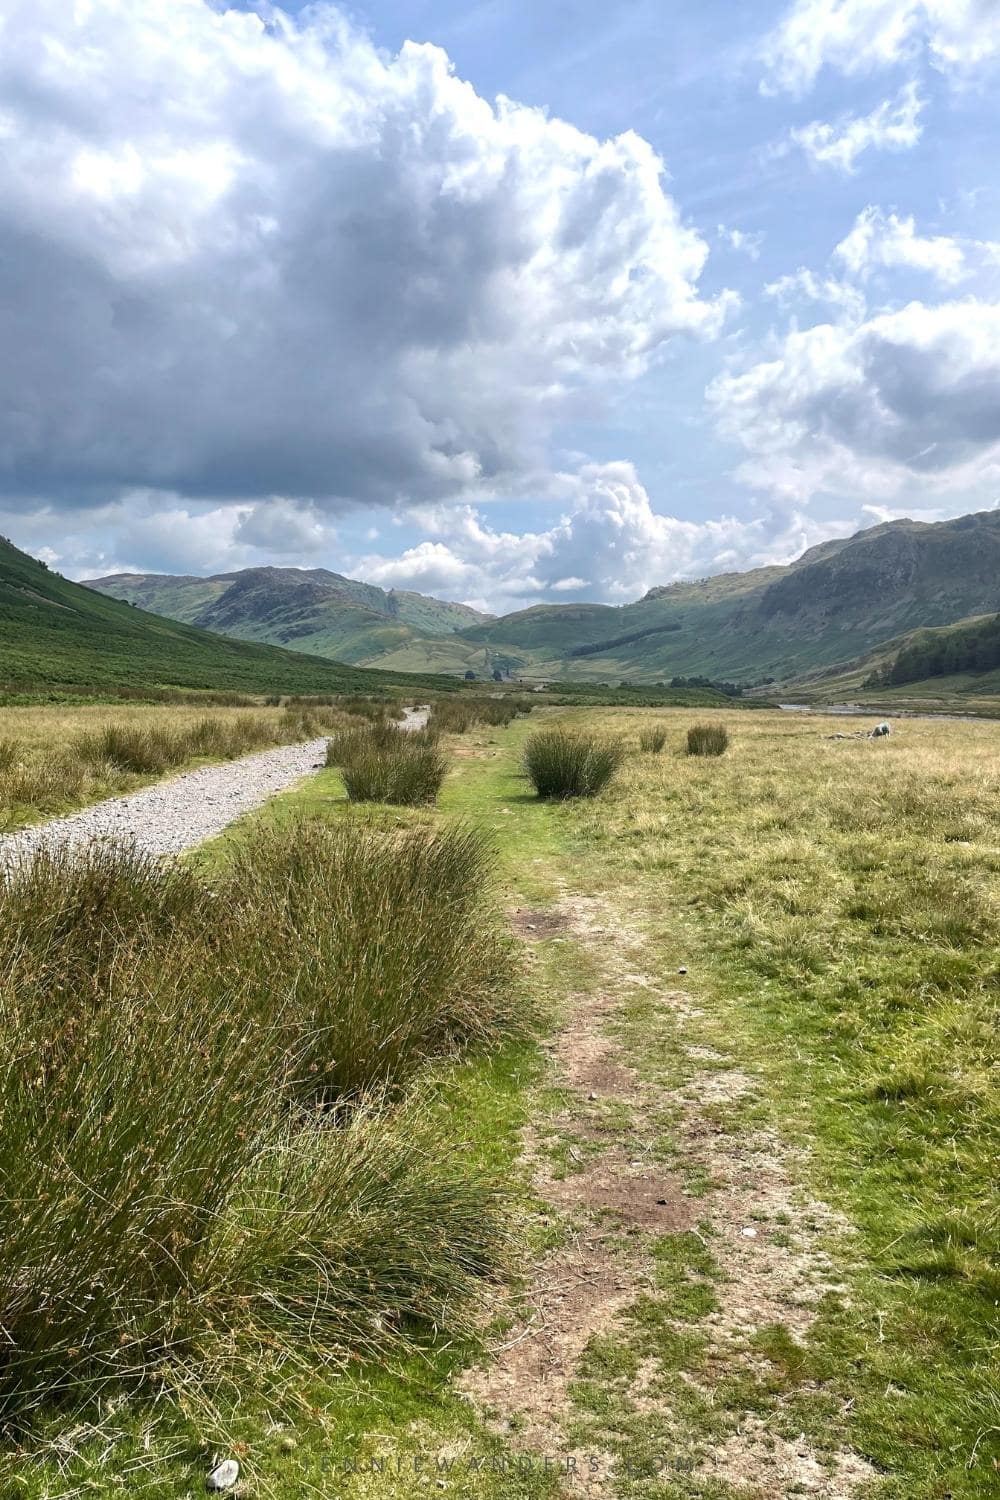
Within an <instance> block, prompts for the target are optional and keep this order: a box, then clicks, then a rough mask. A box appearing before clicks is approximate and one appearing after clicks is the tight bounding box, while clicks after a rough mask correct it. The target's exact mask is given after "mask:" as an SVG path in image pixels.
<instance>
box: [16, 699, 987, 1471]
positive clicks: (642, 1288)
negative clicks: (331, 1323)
mask: <svg viewBox="0 0 1000 1500" xmlns="http://www.w3.org/2000/svg"><path fill="white" fill-rule="evenodd" d="M696 719H697V720H699V721H705V722H708V721H710V720H711V721H714V722H718V723H720V724H723V725H725V727H726V728H727V729H728V732H729V741H730V743H729V748H728V750H727V752H726V753H725V755H723V756H721V757H718V758H714V757H705V758H703V757H698V756H688V755H687V754H686V753H685V747H686V733H687V730H688V728H690V727H691V725H692V723H694V722H695V720H696ZM555 723H558V724H560V725H561V726H565V727H566V728H569V729H571V730H575V731H578V730H582V729H586V730H587V731H588V732H593V733H597V734H605V735H607V736H609V737H611V738H613V739H614V740H615V741H616V742H617V743H619V744H621V745H623V746H624V747H625V748H626V749H627V751H628V752H629V753H628V754H627V756H626V759H625V763H624V765H623V766H622V768H621V769H620V770H619V772H618V774H617V776H616V778H615V779H614V780H613V781H612V782H611V783H610V785H609V786H608V787H607V788H606V789H605V790H604V791H603V792H602V793H601V794H600V795H599V796H597V797H595V798H587V799H578V800H573V801H568V802H555V803H553V802H542V801H539V800H538V799H537V798H535V797H534V796H533V795H532V794H531V791H530V788H529V786H528V783H527V782H526V780H525V778H524V775H523V773H522V770H521V763H522V754H523V747H524V744H525V742H526V740H527V737H528V736H529V735H530V734H532V733H534V732H536V731H537V729H538V728H539V726H540V724H555ZM655 726H662V727H663V728H664V729H665V730H666V736H667V738H666V744H665V746H664V747H663V749H662V750H661V751H660V752H659V753H657V754H648V753H642V752H640V749H639V744H640V735H641V734H642V733H646V734H647V735H648V733H649V731H650V729H651V728H653V727H655ZM844 728H845V724H844V721H843V720H841V719H823V718H821V717H818V716H816V717H814V716H809V717H802V718H800V717H797V716H794V715H780V714H777V713H771V712H766V711H761V712H759V713H755V714H745V713H740V712H728V713H727V712H720V713H718V714H716V713H714V712H713V713H710V714H706V712H705V709H704V708H702V709H700V710H697V711H696V712H694V713H692V712H691V711H683V710H667V711H662V712H661V711H635V712H629V711H624V710H612V709H607V710H599V709H595V708H593V707H588V708H587V710H586V711H584V710H570V711H562V710H558V711H546V712H545V713H544V714H542V715H539V714H538V713H536V714H533V715H532V716H531V718H530V719H528V720H518V721H515V722H514V723H513V724H511V725H509V726H507V727H499V726H497V727H490V726H481V727H479V728H478V729H475V730H473V731H471V732H469V733H467V734H466V735H464V736H463V737H462V739H461V740H460V741H459V740H450V739H446V740H445V741H444V742H443V744H444V749H445V753H446V754H447V755H448V756H449V758H450V760H451V764H452V769H451V772H450V774H449V777H448V779H447V781H446V783H445V786H444V789H443V791H442V794H441V798H440V801H439V804H438V806H437V807H436V808H433V809H432V808H400V809H393V810H391V811H389V810H385V809H380V808H378V807H373V808H370V809H365V810H363V811H359V810H357V809H354V810H349V809H348V807H347V804H346V800H345V797H344V791H343V783H342V781H341V778H340V774H339V772H338V771H336V770H335V769H331V770H328V771H324V772H322V773H320V775H318V776H317V777H316V778H314V779H313V781H312V782H310V783H309V784H308V785H306V786H305V787H303V788H301V789H300V790H298V791H296V792H295V793H293V794H289V795H288V796H286V797H283V798H279V799H277V800H276V801H275V802H274V803H273V804H272V805H271V806H270V807H269V808H268V809H267V810H266V811H265V812H264V813H263V814H259V815H256V816H255V819H254V820H253V826H255V827H261V826H270V827H274V828H278V829H281V828H282V827H286V826H293V827H294V820H295V819H297V818H298V817H300V816H301V815H302V814H303V813H308V814H310V815H314V816H318V817H319V818H321V819H329V820H332V821H333V822H334V823H335V824H339V823H340V822H341V821H342V820H343V819H345V818H351V819H352V820H354V821H355V823H356V826H357V827H358V828H359V829H374V830H376V831H377V830H382V831H385V830H387V829H388V830H393V829H395V830H408V829H416V830H420V829H428V828H430V829H433V828H437V827H442V826H450V825H451V824H452V823H453V822H454V821H455V820H456V819H460V820H466V821H470V822H472V823H474V824H475V825H476V826H477V827H479V828H480V829H481V830H482V831H483V832H485V833H486V834H487V835H488V836H489V837H490V838H491V839H492V840H493V841H494V842H495V844H496V846H497V849H498V851H499V859H500V871H501V880H502V885H503V891H504V899H505V901H506V903H507V904H508V906H509V908H510V910H511V913H512V920H513V922H514V926H515V929H516V930H517V932H518V934H519V936H520V937H521V939H522V941H523V943H524V945H525V947H526V950H527V960H528V975H529V981H530V990H531V995H532V1000H533V1009H534V1011H535V1013H536V1014H537V1015H539V1016H540V1017H541V1018H542V1030H541V1035H540V1040H539V1043H538V1044H535V1043H533V1042H532V1041H530V1040H524V1039H517V1038H512V1039H511V1040H510V1042H508V1043H506V1044H504V1045H503V1046H501V1047H500V1048H499V1049H493V1050H489V1051H486V1052H479V1051H477V1050H476V1049H475V1048H473V1050H472V1052H471V1053H465V1054H463V1055H461V1056H454V1057H448V1056H441V1057H437V1058H434V1059H430V1060H429V1062H428V1064H427V1065H426V1068H425V1070H424V1072H423V1074H422V1076H421V1078H420V1080H419V1087H420V1088H421V1089H422V1090H424V1092H423V1094H422V1100H423V1106H422V1107H423V1110H424V1113H425V1114H426V1115H427V1116H429V1117H432V1118H446V1119H447V1122H448V1125H447V1129H448V1134H449V1138H450V1140H451V1141H452V1142H453V1143H455V1144H456V1145H457V1146H458V1148H459V1150H460V1151H461V1152H462V1153H464V1158H465V1159H466V1161H467V1162H468V1163H469V1164H470V1167H475V1168H476V1169H477V1170H479V1169H482V1170H486V1171H489V1172H493V1173H496V1174H499V1177H500V1178H501V1179H502V1180H503V1182H504V1184H505V1193H506V1197H507V1210H506V1217H507V1223H508V1229H509V1231H510V1247H509V1251H508V1253H509V1255H510V1256H511V1257H512V1259H511V1262H510V1267H511V1276H512V1279H511V1281H510V1283H509V1286H510V1288H511V1290H510V1291H509V1292H508V1293H506V1294H504V1293H500V1294H499V1295H497V1296H495V1297H493V1296H491V1297H490V1298H488V1299H487V1300H486V1302H485V1304H484V1306H485V1307H486V1308H487V1309H488V1312H489V1317H490V1320H491V1321H490V1324H489V1327H488V1328H487V1329H486V1330H485V1332H486V1341H487V1344H488V1346H489V1347H490V1348H491V1349H492V1351H493V1352H492V1355H491V1357H489V1358H486V1359H481V1358H480V1357H479V1356H477V1355H476V1354H475V1350H474V1347H473V1345H471V1344H465V1343H463V1342H462V1341H461V1340H455V1341H452V1342H451V1343H450V1344H449V1343H448V1342H447V1341H443V1342H442V1343H440V1344H438V1345H437V1346H432V1347H429V1348H425V1350H424V1352H423V1354H421V1355H419V1356H414V1355H410V1354H406V1353H401V1354H399V1355H398V1356H393V1357H391V1358H389V1359H388V1360H386V1359H383V1360H382V1361H381V1362H380V1363H379V1364H377V1365H376V1364H372V1363H365V1362H364V1361H361V1362H357V1363H355V1364H354V1365H353V1366H350V1367H348V1369H347V1370H346V1371H345V1372H344V1373H342V1374H340V1375H339V1376H338V1377H337V1378H333V1379H331V1378H329V1377H327V1376H324V1375H323V1373H322V1370H321V1367H320V1363H319V1361H316V1362H315V1364H314V1366H313V1370H312V1374H311V1375H310V1373H309V1368H308V1363H307V1366H306V1368H305V1370H302V1371H300V1372H299V1373H298V1374H297V1380H298V1394H299V1396H300V1398H301V1399H300V1400H299V1401H298V1402H297V1403H296V1405H295V1407H294V1411H293V1412H292V1413H291V1414H290V1415H289V1414H288V1413H287V1412H286V1411H285V1410H284V1409H282V1411H280V1412H279V1411H278V1408H279V1406H280V1405H281V1403H280V1402H279V1401H278V1398H277V1395H276V1394H275V1393H269V1392H268V1390H267V1388H266V1387H264V1388H255V1389H246V1390H241V1391H240V1392H239V1398H238V1400H236V1399H234V1401H233V1404H232V1408H231V1410H230V1412H229V1414H228V1421H227V1422H224V1423H223V1424H222V1429H223V1430H224V1431H225V1433H226V1442H227V1444H228V1447H227V1450H226V1451H235V1452H238V1453H239V1455H240V1457H241V1459H242V1461H243V1462H244V1464H245V1466H246V1471H247V1474H248V1476H249V1480H250V1483H251V1484H252V1486H253V1489H252V1492H254V1493H261V1494H271V1495H274V1496H275V1497H277V1500H291V1497H292V1496H296V1497H298V1496H300V1495H310V1494H315V1495H328V1494H337V1495H344V1496H347V1497H350V1500H362V1497H363V1500H368V1497H369V1496H376V1495H378V1496H390V1497H393V1500H397V1497H398V1500H403V1497H411V1496H418V1495H423V1494H426V1493H428V1492H429V1491H434V1492H438V1493H442V1494H444V1495H450V1496H453V1497H469V1496H480V1495H482V1496H485V1497H488V1500H494V1497H500V1496H505V1497H506V1496H518V1497H537V1500H542V1497H544V1496H550V1495H556V1494H561V1493H566V1494H570V1493H580V1492H581V1487H580V1485H579V1483H578V1482H576V1481H573V1482H571V1481H570V1480H568V1479H567V1477H566V1474H565V1470H566V1468H567V1466H568V1465H569V1464H570V1463H571V1462H573V1461H575V1462H576V1464H577V1473H578V1474H580V1473H581V1472H582V1473H583V1474H584V1475H585V1476H586V1477H587V1479H588V1480H589V1481H590V1487H589V1490H588V1491H583V1492H590V1493H597V1494H602V1495H607V1496H613V1497H615V1500H772V1497H778V1496H781V1497H784V1496H791V1495H797V1494H815V1495H818V1496H821V1497H827V1500H854V1497H859V1500H987V1497H989V1496H991V1495H993V1494H995V1493H996V1492H997V1488H998V1479H1000V1468H998V1465H1000V1441H998V1438H1000V1409H998V1403H997V1397H996V1391H997V1389H998V1385H1000V1370H998V1366H997V1358H996V1351H997V1347H998V1345H997V1337H996V1334H997V1327H996V1324H997V1302H998V1298H1000V1269H998V1264H1000V1226H998V1217H997V1205H996V1190H995V1162H996V1159H997V1148H998V1145H1000V1122H998V1110H997V1080H996V1074H995V1056H996V1052H995V1046H996V1030H995V1023H996V1002H997V992H998V967H997V952H998V950H1000V904H998V891H1000V884H998V874H1000V762H998V757H997V752H998V749H1000V727H998V726H996V725H993V724H990V723H975V724H966V723H950V722H931V721H924V720H922V721H916V720H915V721H911V722H907V723H904V724H901V725H899V726H897V728H896V732H895V733H894V735H893V737H892V739H891V740H889V741H888V742H885V741H883V742H870V741H867V740H858V741H855V740H839V739H834V738H833V736H834V735H836V734H838V733H842V732H843V731H844ZM239 837H240V833H239V831H237V832H236V833H234V834H233V835H231V836H229V837H228V838H227V839H223V840H221V841H220V842H219V843H218V844H217V845H216V846H213V847H212V848H211V849H210V850H208V851H206V852H205V853H204V854H203V855H201V856H200V857H199V868H203V869H206V870H208V871H211V870H212V869H224V868H225V866H226V864H227V862H228V861H229V859H230V854H229V851H230V850H231V849H233V848H234V847H235V842H234V841H237V842H238V840H239ZM203 1439H204V1433H203V1432H202V1431H200V1430H199V1426H198V1421H197V1419H196V1416H195V1414H194V1412H193V1411H191V1410H190V1409H188V1410H186V1409H185V1407H184V1403H183V1401H181V1402H180V1403H178V1401H177V1400H176V1399H175V1398H173V1397H171V1396H169V1395H166V1394H164V1395H161V1396H160V1398H159V1399H151V1400H150V1401H149V1402H148V1404H146V1405H143V1406H138V1405H135V1404H132V1405H129V1404H126V1405H116V1404H115V1398H114V1396H113V1395H111V1396H109V1397H108V1400H107V1403H106V1404H105V1406H103V1407H101V1408H99V1409H96V1410H91V1411H88V1412H86V1413H76V1414H74V1420H73V1422H72V1423H71V1424H67V1421H66V1419H65V1418H63V1417H59V1416H57V1415H56V1414H53V1413H49V1414H48V1415H46V1416H45V1417H44V1418H43V1419H42V1420H41V1422H40V1424H39V1425H38V1426H37V1427H36V1428H35V1429H34V1431H33V1433H32V1436H31V1441H30V1443H29V1442H26V1441H25V1440H24V1438H23V1436H22V1438H21V1439H20V1440H19V1441H20V1443H21V1449H20V1456H19V1458H18V1459H17V1462H16V1464H14V1466H13V1468H12V1469H11V1472H12V1474H14V1476H15V1479H16V1488H14V1489H13V1490H12V1493H15V1494H19V1495H23V1496H25V1497H27V1500H41V1497H42V1496H43V1495H45V1496H49V1495H51V1496H57V1495H59V1496H67V1497H68V1496H70V1495H76V1494H81V1493H108V1494H111V1493H115V1492H117V1490H118V1489H119V1488H120V1486H121V1484H122V1482H123V1476H124V1482H126V1483H127V1484H128V1486H129V1487H130V1489H131V1490H135V1491H137V1492H138V1490H140V1489H141V1490H142V1491H143V1492H144V1493H149V1494H151V1495H154V1496H156V1497H160V1496H163V1497H166V1496H180V1495H185V1494H188V1493H192V1492H195V1491H196V1490H197V1487H198V1486H199V1484H200V1483H201V1478H200V1476H201V1473H202V1472H203V1470H204V1467H205V1464H206V1462H207V1459H208V1457H209V1455H208V1453H207V1452H206V1451H205V1450H204V1449H203V1448H202V1447H200V1446H199V1444H200V1443H201V1442H202V1441H203ZM546 1456H547V1457H548V1463H546V1462H545V1461H544V1460H545V1458H546ZM518 1466H519V1467H518ZM12 1482H14V1481H12Z"/></svg>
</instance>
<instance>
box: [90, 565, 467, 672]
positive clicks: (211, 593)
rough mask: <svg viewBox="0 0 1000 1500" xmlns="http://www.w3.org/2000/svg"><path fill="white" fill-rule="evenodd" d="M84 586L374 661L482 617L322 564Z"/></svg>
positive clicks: (243, 635)
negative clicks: (328, 567)
mask: <svg viewBox="0 0 1000 1500" xmlns="http://www.w3.org/2000/svg"><path fill="white" fill-rule="evenodd" d="M88 587H90V588H94V589H99V590H100V591H101V592H102V593H104V594H109V595H110V596H111V597H112V598H115V599H123V600H125V601H126V602H127V603H129V604H138V605H139V606H140V608H142V609H148V610H150V611H152V612H153V613H154V614H158V615H164V616H166V617H167V618H169V619H173V620H181V621H183V623H184V624H186V625H198V626H200V627H201V628H202V629H203V630H214V631H218V632H219V633H220V634H222V635H228V636H233V637H234V638H235V639H237V640H244V641H260V642H264V643H267V644H269V645H272V646H285V647H288V648H289V649H291V650H295V651H305V652H308V653H309V654H310V655H316V656H326V657H333V658H335V659H336V660H337V661H344V662H351V663H371V662H374V661H379V660H380V658H382V657H384V656H386V655H388V654H389V653H391V652H394V651H397V650H401V649H404V648H405V647H406V645H407V644H408V643H409V642H410V641H411V640H413V639H414V638H421V639H423V638H429V639H431V640H433V639H435V638H437V637H438V636H441V637H447V636H448V635H450V634H452V633H453V632H455V631H456V630H460V629H462V628H464V627H467V626H470V625H477V624H479V623H480V622H482V621H483V620H485V619H487V618H488V617H487V616H485V615H483V614H481V613H480V612H479V611H478V610H474V609H470V608H469V607H468V605H465V604H452V603H449V602H448V601H446V600H442V599H431V598H427V597H425V596H424V595H423V594H415V593H410V592H407V591H405V590H395V589H392V590H389V591H388V592H387V591H386V590H385V589H380V588H377V587H376V586H375V585H374V584H369V583H360V582H358V581H357V580H356V579H353V578H344V577H342V575H341V574H339V573H331V572H329V571H328V570H327V569H325V568H308V569H306V568H245V569H242V570H241V571H239V572H235V573H217V574H215V575H214V576H212V577H210V578H197V577H191V576H181V577H174V576H169V575H163V574H156V573H116V574H112V575H111V576H110V577H107V578H95V579H90V580H88ZM425 670H426V668H425Z"/></svg>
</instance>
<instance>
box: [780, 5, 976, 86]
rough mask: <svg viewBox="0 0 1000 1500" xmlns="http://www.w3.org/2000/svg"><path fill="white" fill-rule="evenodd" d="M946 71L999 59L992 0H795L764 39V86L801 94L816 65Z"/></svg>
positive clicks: (850, 70)
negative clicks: (924, 66) (914, 64)
mask: <svg viewBox="0 0 1000 1500" xmlns="http://www.w3.org/2000/svg"><path fill="white" fill-rule="evenodd" d="M923 49H926V53H927V56H928V58H929V60H930V62H931V63H932V64H933V65H934V66H935V67H936V68H939V69H940V70H941V71H942V72H945V73H947V74H949V75H952V76H959V77H961V76H964V75H967V74H968V73H969V72H970V71H972V70H974V69H976V68H981V67H983V66H984V65H986V64H989V63H993V62H995V61H996V60H997V58H998V57H1000V8H998V6H997V4H996V0H795V3H794V4H793V5H792V6H791V7H790V9H789V10H788V11H787V12H786V14H785V15H784V17H783V18H782V20H781V21H780V23H779V24H778V26H777V27H776V28H775V30H774V31H772V32H771V33H770V35H769V36H768V37H767V38H766V40H765V42H764V44H763V47H762V49H761V56H762V59H763V62H764V64H765V68H766V83H765V88H767V89H768V90H778V89H783V90H787V91H789V92H791V93H797V94H801V93H804V92H805V90H806V89H808V88H810V87H811V86H812V84H814V83H815V81H816V79H817V77H818V75H819V73H820V72H821V70H822V69H823V68H824V67H830V68H834V69H836V70H837V71H838V72H840V73H844V74H846V75H848V76H856V75H858V74H863V73H872V72H874V71H876V70H877V69H879V68H886V67H891V66H894V65H896V64H899V63H905V62H910V61H912V60H913V59H914V58H915V57H917V56H919V55H920V53H921V51H922V50H923Z"/></svg>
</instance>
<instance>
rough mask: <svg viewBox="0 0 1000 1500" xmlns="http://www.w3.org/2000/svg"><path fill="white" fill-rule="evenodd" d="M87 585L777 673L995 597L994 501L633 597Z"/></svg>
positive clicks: (295, 576) (312, 624)
mask: <svg viewBox="0 0 1000 1500" xmlns="http://www.w3.org/2000/svg"><path fill="white" fill-rule="evenodd" d="M92 586H93V587H95V588H100V589H102V590H104V591H106V592H109V593H117V594H118V595H119V596H122V597H126V598H134V599H135V601H136V602H137V603H139V604H142V605H143V606H144V607H146V608H149V609H152V610H155V611H157V612H158V613H162V614H167V615H170V616H171V617H173V618H177V619H182V620H186V621H189V622H191V623H196V624H198V625H201V626H204V627H206V628H208V629H212V630H218V631H222V632H224V633H225V634H227V635H235V636H238V637H240V638H242V639H253V640H266V641H270V642H274V643H277V644H280V645H288V644H292V643H294V645H295V646H296V647H297V648H298V649H300V650H308V651H316V652H319V653H320V654H334V653H335V654H337V655H338V656H340V657H342V658H343V659H345V660H349V661H352V662H357V663H359V664H363V665H365V666H375V665H377V666H379V667H383V668H386V669H389V670H392V671H397V672H445V673H451V674H456V673H457V674H462V673H465V672H467V671H469V670H471V671H474V672H475V673H476V674H477V675H478V676H480V677H483V676H485V675H488V674H489V673H490V672H491V671H493V670H494V669H495V668H496V667H500V668H501V669H502V670H504V671H508V670H509V671H510V673H511V675H512V676H515V677H523V678H526V679H535V680H538V679H541V680H558V679H564V680H569V679H576V680H581V681H590V682H611V683H617V682H618V681H620V680H625V681H630V682H661V681H664V680H669V679H670V678H671V677H674V676H682V677H693V676H698V677H708V678H711V679H713V680H715V681H730V682H732V681H735V682H743V683H756V682H760V681H762V680H764V679H775V680H777V681H779V682H784V681H787V680H790V679H799V678H801V677H803V676H805V675H806V674H809V673H814V672H816V671H817V670H822V669H826V668H830V667H833V666H834V665H836V664H842V663H845V662H851V661H854V660H855V659H857V658H859V657H861V656H863V655H864V654H865V653H866V652H871V651H873V650H874V649H875V648H876V647H879V646H880V645H882V644H883V643H885V642H888V641H891V640H893V639H895V638H896V637H899V636H902V635H904V634H905V633H906V632H908V631H912V630H915V629H920V628H928V627H933V626H943V625H951V624H953V623H954V622H955V621H956V620H960V619H966V618H968V617H970V616H975V615H983V614H990V613H996V612H997V611H998V610H1000V511H985V512H982V513H981V514H978V515H971V516H963V517H962V518H961V519H960V520H956V521H941V522H937V523H927V522H922V521H905V520H904V521H890V522H887V523H884V524H883V525H880V526H874V527H871V528H870V529H868V530H866V531H860V532H858V533H857V534H856V535H855V536H852V537H843V538H838V539H836V540H832V541H827V542H823V543H821V544H820V545H819V546H817V547H811V548H810V549H809V550H808V551H807V552H805V553H803V555H802V556H801V557H800V558H798V559H797V560H796V561H795V562H792V563H789V564H787V565H784V566H773V567H767V568H757V569H755V570H753V571H751V572H747V573H723V574H720V575H718V576H717V577H714V578H703V579H698V580H695V581H693V582H683V583H673V584H668V585H666V586H664V587H661V588H654V589H650V591H649V593H648V594H646V595H645V597H644V598H642V599H639V600H637V601H636V602H635V603H633V604H625V605H617V606H616V605H608V604H586V603H578V604H540V605H535V606H533V607H532V608H531V609H525V610H519V611H518V612H517V613H516V614H510V615H503V616H501V617H500V618H498V619H491V618H488V617H483V616H480V615H477V614H476V613H475V611H472V610H466V609H465V608H464V606H462V605H446V604H443V603H441V601H439V600H431V599H423V598H422V597H421V596H420V595H419V594H405V595H404V594H386V593H384V592H383V590H381V589H376V588H374V587H372V586H371V585H369V584H362V583H355V582H352V581H351V580H349V579H345V578H341V577H340V575H339V574H336V573H327V572H325V571H324V570H322V569H315V570H312V571H301V572H300V571H299V570H297V569H294V568H252V569H248V570H246V571H244V572H241V573H228V574H220V575H218V576H217V577H214V578H162V577H158V576H156V575H148V574H141V575H135V574H129V575H119V576H118V577H116V578H110V579H97V580H95V581H94V583H93V585H92ZM470 617H471V618H470ZM428 621H430V622H431V623H430V624H428Z"/></svg>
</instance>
